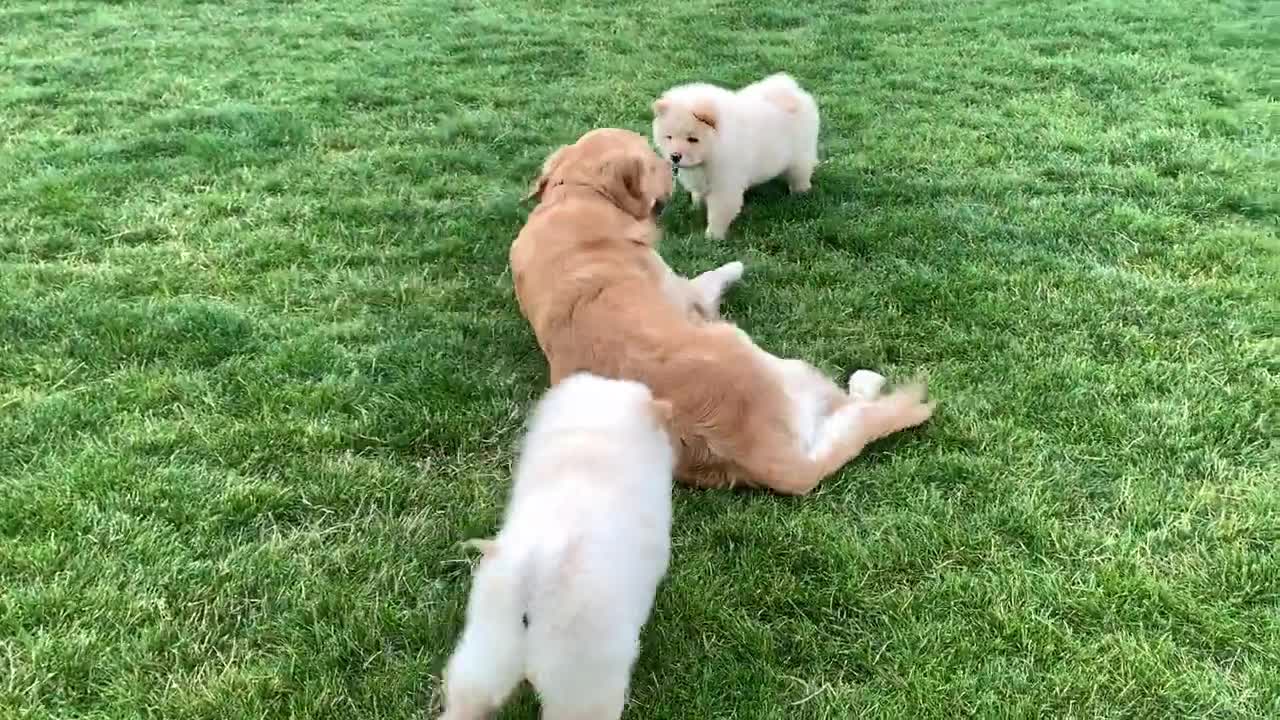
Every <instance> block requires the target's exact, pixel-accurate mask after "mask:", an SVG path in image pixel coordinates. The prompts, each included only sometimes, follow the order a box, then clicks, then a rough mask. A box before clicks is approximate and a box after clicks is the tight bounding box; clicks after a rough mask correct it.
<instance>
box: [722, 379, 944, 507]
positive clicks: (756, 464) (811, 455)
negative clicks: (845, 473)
mask: <svg viewBox="0 0 1280 720" xmlns="http://www.w3.org/2000/svg"><path fill="white" fill-rule="evenodd" d="M924 398H925V387H924V385H923V384H913V385H909V386H908V387H906V388H902V389H900V390H895V391H893V392H891V393H889V394H888V395H885V396H882V397H879V398H876V399H875V400H872V401H870V402H846V403H845V404H843V405H841V406H839V407H838V408H836V409H835V411H834V412H832V413H831V414H830V415H828V416H827V417H826V418H824V420H823V422H822V424H821V426H820V427H819V428H818V432H817V436H816V437H815V438H814V442H813V444H812V446H811V447H808V448H803V449H802V448H799V447H797V446H796V443H795V442H794V440H791V441H790V442H779V441H780V440H781V438H775V439H774V442H772V443H768V444H766V446H764V447H758V448H753V449H752V450H751V451H749V452H748V453H746V454H744V456H743V462H741V464H742V465H743V467H744V468H746V470H747V471H748V473H750V475H751V476H752V477H753V478H754V479H755V480H756V482H758V483H759V484H760V485H763V486H766V487H768V488H770V489H772V490H774V491H776V492H779V493H783V494H786V495H805V494H807V493H809V492H810V491H812V490H813V489H814V488H815V487H817V486H818V483H820V482H822V481H823V480H824V479H825V478H827V477H828V476H830V475H832V474H834V473H835V472H836V471H837V470H839V469H840V468H842V467H844V466H845V465H846V464H847V463H848V462H849V461H851V460H853V459H854V458H856V457H857V456H858V455H859V454H861V453H862V449H863V448H865V447H866V446H867V445H869V444H871V443H872V442H874V441H876V440H879V439H880V438H883V437H885V436H887V435H891V434H893V433H895V432H898V431H899V430H905V429H907V428H909V427H915V426H916V425H920V424H922V423H923V422H925V421H926V420H928V419H929V417H930V416H931V415H932V414H933V403H930V402H926V401H925V399H924Z"/></svg>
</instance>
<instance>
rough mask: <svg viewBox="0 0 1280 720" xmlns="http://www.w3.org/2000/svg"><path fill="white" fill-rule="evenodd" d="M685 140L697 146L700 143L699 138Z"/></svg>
mask: <svg viewBox="0 0 1280 720" xmlns="http://www.w3.org/2000/svg"><path fill="white" fill-rule="evenodd" d="M685 139H686V140H688V141H689V143H690V144H696V143H697V142H698V138H696V137H691V138H685Z"/></svg>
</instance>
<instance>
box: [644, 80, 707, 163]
mask: <svg viewBox="0 0 1280 720" xmlns="http://www.w3.org/2000/svg"><path fill="white" fill-rule="evenodd" d="M719 122H720V117H719V113H718V112H717V111H716V106H715V103H714V102H713V101H712V100H711V99H710V98H707V97H701V96H699V95H697V94H693V93H691V91H689V90H685V91H683V92H677V93H669V94H667V95H663V96H662V97H660V98H658V99H657V100H654V101H653V142H654V144H655V145H657V146H658V150H659V151H660V152H661V153H662V155H663V157H666V158H670V160H671V162H672V163H673V164H675V165H676V166H677V167H682V168H693V167H698V166H699V165H701V164H703V163H704V162H706V161H707V156H708V155H710V154H711V149H712V146H713V145H714V144H715V140H716V126H717V125H718V124H719Z"/></svg>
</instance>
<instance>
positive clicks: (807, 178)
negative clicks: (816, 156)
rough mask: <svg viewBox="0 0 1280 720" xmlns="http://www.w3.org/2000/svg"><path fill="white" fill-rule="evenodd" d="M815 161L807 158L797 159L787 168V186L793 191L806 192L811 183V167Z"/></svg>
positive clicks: (815, 163)
mask: <svg viewBox="0 0 1280 720" xmlns="http://www.w3.org/2000/svg"><path fill="white" fill-rule="evenodd" d="M815 165H817V162H816V161H814V160H811V159H809V158H804V159H802V160H797V161H796V162H795V163H794V164H793V165H792V166H791V167H789V168H787V187H788V188H790V189H791V192H793V193H802V192H808V191H809V189H810V188H811V187H813V185H812V180H813V168H814V166H815Z"/></svg>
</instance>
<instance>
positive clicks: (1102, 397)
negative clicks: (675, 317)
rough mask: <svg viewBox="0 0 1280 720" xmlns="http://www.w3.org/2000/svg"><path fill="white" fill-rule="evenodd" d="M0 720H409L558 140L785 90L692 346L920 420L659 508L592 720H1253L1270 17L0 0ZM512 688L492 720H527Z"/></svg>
mask: <svg viewBox="0 0 1280 720" xmlns="http://www.w3.org/2000/svg"><path fill="white" fill-rule="evenodd" d="M0 37H2V38H3V42H2V43H0V138H2V140H0V707H5V708H8V710H7V711H6V712H7V713H8V714H11V715H13V716H15V717H31V718H40V717H104V718H105V717H112V718H116V717H144V716H145V717H164V718H206V717H207V718H233V717H245V718H248V717H262V716H267V715H270V716H273V717H274V716H279V717H285V716H289V717H316V718H321V717H339V716H341V717H352V716H362V717H378V718H409V717H421V716H422V714H423V713H424V712H427V711H428V710H429V709H430V707H431V706H432V704H433V703H434V702H435V701H436V691H437V687H438V673H439V670H440V667H441V665H442V663H443V661H444V658H445V656H446V654H447V652H448V651H449V649H450V648H451V645H452V642H453V640H454V638H455V635H456V633H457V631H458V629H459V627H460V622H461V611H462V607H463V603H464V600H465V595H466V591H467V577H468V572H469V566H468V564H467V560H466V557H465V555H464V554H463V553H462V552H461V551H460V550H459V549H458V548H456V547H455V545H454V544H455V543H456V542H457V541H458V540H460V539H462V538H465V537H469V536H473V535H480V534H485V533H489V532H491V531H492V530H493V529H494V527H495V526H496V524H497V521H498V518H499V513H500V510H501V507H502V504H503V502H504V499H505V493H506V490H507V486H508V476H509V463H510V458H511V450H512V447H513V443H514V441H515V439H516V437H517V435H518V433H519V429H520V424H521V422H522V417H523V411H524V409H525V408H526V407H527V406H528V404H529V403H530V402H531V401H532V400H533V399H534V398H535V397H536V396H537V395H538V394H539V392H540V391H541V389H542V387H543V385H544V383H545V371H544V369H543V362H542V359H541V357H540V355H539V353H538V352H537V348H536V345H535V344H534V342H533V338H532V337H531V335H530V333H529V331H528V329H527V328H526V326H525V324H524V322H523V321H522V320H521V319H520V318H519V315H518V313H517V311H516V308H515V304H514V301H513V297H512V293H511V288H510V282H509V278H508V276H507V274H506V251H507V247H508V244H509V242H510V240H511V238H512V237H513V236H514V234H515V232H516V230H517V228H518V227H519V225H520V223H521V221H522V218H523V216H524V213H525V212H526V208H525V207H523V206H521V205H520V203H519V202H518V197H519V195H520V192H521V191H522V190H523V189H524V187H525V184H526V183H527V182H528V180H529V178H530V177H531V176H532V174H533V172H534V169H535V168H536V167H537V165H538V163H539V162H540V160H541V158H542V156H543V155H544V154H545V153H546V152H547V151H548V150H549V149H550V148H552V147H554V146H555V145H556V144H558V143H561V142H565V141H568V140H571V139H572V138H574V137H576V136H577V135H578V134H579V133H581V132H582V131H584V130H586V129H588V128H590V127H594V126H601V125H612V126H623V127H631V128H635V129H637V130H641V131H642V132H644V131H645V128H646V126H647V122H648V118H647V113H648V105H649V102H650V100H651V99H652V98H653V97H654V96H655V95H656V94H657V93H659V92H660V91H661V90H662V89H664V88H665V87H667V86H669V85H672V84H675V83H678V82H683V81H687V80H692V79H706V80H711V81H715V82H720V83H724V84H730V85H733V84H742V83H746V82H749V81H751V80H754V79H756V78H758V77H760V76H761V75H763V74H765V73H767V72H772V71H775V70H778V69H786V70H789V71H790V72H792V73H794V74H795V75H796V76H797V77H798V78H800V79H801V81H802V82H803V83H804V84H805V85H806V86H807V87H808V88H809V89H811V90H812V91H813V92H814V94H815V95H816V96H817V97H818V99H819V102H820V104H821V107H822V109H823V113H824V123H825V127H824V133H823V156H824V159H825V163H824V165H823V166H822V167H821V169H820V171H819V174H818V176H817V178H816V182H815V189H814V191H813V193H811V194H810V195H807V196H805V197H800V198H791V197H788V196H787V195H786V193H785V189H783V188H781V187H778V186H768V187H764V188H760V189H758V190H756V191H754V192H753V193H752V195H751V197H750V198H749V200H748V204H747V209H746V211H745V214H744V217H743V218H741V219H740V220H739V221H738V222H737V223H735V225H734V227H733V230H732V235H731V237H730V239H729V240H728V241H725V242H723V243H715V242H711V241H708V240H706V239H704V238H703V237H702V236H701V234H700V230H701V227H702V223H703V217H702V215H701V213H699V212H695V211H694V210H692V209H691V208H690V207H689V206H688V202H687V200H681V201H680V202H678V203H677V204H676V206H675V207H674V208H673V209H672V210H671V211H669V212H668V214H667V216H666V220H667V225H668V235H667V239H666V242H665V246H664V252H665V253H666V254H667V255H668V257H669V258H670V259H671V260H672V262H673V264H675V265H676V266H677V268H678V269H681V270H683V271H686V272H693V271H697V270H700V269H705V268H708V267H711V266H713V265H715V264H718V263H721V262H724V261H727V260H729V259H734V258H742V259H744V260H745V261H746V262H747V264H748V275H747V278H746V281H745V282H744V284H743V285H742V286H741V287H740V288H738V289H736V290H735V291H734V294H733V295H732V297H731V298H730V300H729V303H728V305H727V312H728V314H729V315H730V316H732V317H733V318H734V319H736V320H737V321H739V322H740V323H741V324H742V325H743V326H744V327H745V328H747V329H748V330H749V331H750V332H751V333H752V334H753V335H755V336H756V337H757V338H758V339H759V340H760V341H761V342H762V343H763V344H764V345H765V346H766V347H768V348H770V349H773V350H775V351H778V352H780V353H785V354H789V355H796V356H801V357H806V358H811V359H813V360H814V361H816V362H818V363H819V364H821V365H823V366H824V367H827V368H829V369H830V370H831V371H832V372H833V373H834V372H844V371H848V370H850V369H853V368H855V367H872V368H876V369H879V370H881V371H882V372H886V373H887V374H890V375H894V376H898V377H902V376H905V375H908V374H911V373H914V372H917V371H924V372H927V373H928V375H929V376H930V378H931V380H932V382H933V387H934V392H935V394H936V395H937V396H938V397H939V398H940V400H941V401H942V406H941V408H940V412H939V414H938V416H937V417H936V419H935V420H934V421H933V422H931V424H930V425H929V426H928V427H926V428H924V429H922V430H921V431H919V432H916V433H912V434H908V435H905V436H902V437H900V438H897V439H894V440H891V441H888V442H885V443H882V444H881V445H879V446H877V447H876V448H875V449H874V450H873V451H872V452H870V453H869V454H867V455H866V456H865V457H864V458H862V459H860V460H859V461H858V462H856V463H854V464H853V465H851V466H850V467H849V468H848V469H847V470H846V471H845V472H844V473H842V474H841V475H840V476H838V477H837V478H834V479H832V480H831V481H830V482H828V483H827V484H826V485H824V486H823V487H822V488H821V489H820V490H819V491H818V492H817V493H816V494H815V495H814V496H812V497H810V498H806V499H800V500H785V499H781V498H776V497H770V496H767V495H763V494H759V493H728V492H701V493H699V492H689V491H679V492H678V493H677V496H676V508H677V524H676V530H675V538H674V543H675V558H674V563H673V567H672V572H671V575H670V578H669V580H668V581H667V583H666V584H665V585H664V587H663V588H662V590H661V592H660V594H659V600H658V606H657V608H656V611H655V614H654V617H653V619H652V621H651V624H650V625H649V627H648V630H647V631H646V635H645V638H644V652H643V656H642V659H641V662H640V664H639V667H638V668H637V671H636V675H635V687H634V691H633V699H632V705H631V708H630V710H629V711H628V712H629V716H630V717H655V718H708V717H741V718H775V717H777V718H781V717H788V718H794V717H806V718H809V717H812V718H844V717H851V716H865V717H946V718H950V717H956V716H960V715H980V716H1010V717H1015V716H1016V717H1026V716H1046V717H1049V716H1052V717H1097V716H1126V717H1208V716H1212V717H1242V718H1243V717H1274V716H1275V715H1277V714H1280V674H1278V673H1277V671H1276V668H1277V667H1278V666H1280V619H1278V618H1280V615H1278V614H1277V606H1278V603H1280V553H1277V552H1276V547H1277V545H1276V543H1277V542H1280V521H1278V520H1277V518H1280V490H1278V489H1277V479H1280V478H1278V476H1277V466H1278V463H1277V460H1280V458H1277V445H1276V435H1275V428H1276V423H1277V419H1278V418H1277V414H1278V413H1277V409H1278V408H1280V386H1278V383H1277V377H1276V374H1277V372H1278V371H1280V365H1278V363H1277V357H1280V344H1278V343H1277V339H1276V330H1277V327H1280V284H1278V282H1277V269H1278V268H1277V265H1276V262H1275V252H1276V237H1277V230H1278V229H1280V225H1278V221H1277V217H1278V216H1280V194H1278V193H1277V182H1276V179H1277V177H1280V151H1277V148H1278V147H1280V113H1278V111H1277V100H1276V98H1277V97H1280V86H1278V85H1277V84H1276V76H1275V74H1274V72H1273V71H1274V69H1275V68H1276V67H1277V66H1278V65H1280V16H1278V15H1277V13H1276V11H1275V8H1274V4H1269V3H1259V2H1248V1H1243V2H1220V3H1199V2H1191V1H1190V0H1151V1H1149V2H1143V3H1139V4H1133V3H1120V2H1114V1H1112V0H1084V1H1082V2H1076V3H1067V4H1063V3H1047V2H1044V3H1009V2H1003V1H1002V0H972V1H971V2H964V3H946V2H932V1H930V0H906V1H903V2H899V1H894V2H889V1H887V0H873V1H872V2H866V3H860V4H855V5H849V4H848V3H836V2H813V3H807V4H803V5H790V6H782V5H777V4H769V3H764V2H759V1H758V0H757V1H754V2H739V3H723V2H714V1H712V0H690V1H689V2H682V3H671V4H666V5H657V6H654V5H645V6H636V7H631V8H629V7H626V6H624V5H620V4H617V3H602V2H595V1H594V0H593V1H591V2H587V3H578V4H572V5H566V4H562V3H544V2H533V1H530V0H513V1H512V2H506V3H497V4H494V3H481V2H468V1H465V0H461V1H453V2H450V1H441V0H427V1H426V2H396V1H392V2H379V3H372V2H347V3H338V2H313V3H297V4H294V3H275V2H264V1H259V2H241V3H230V4H222V5H219V4H199V3H184V2H156V3H139V4H118V3H93V2H22V3H11V4H9V5H6V6H5V7H3V8H0ZM533 708H534V704H533V702H532V699H531V698H529V697H527V696H526V697H523V698H522V699H521V700H520V702H518V703H517V704H516V705H515V706H514V707H512V708H511V709H509V710H508V711H507V712H506V713H505V714H504V717H511V718H515V717H531V716H532V713H533Z"/></svg>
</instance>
